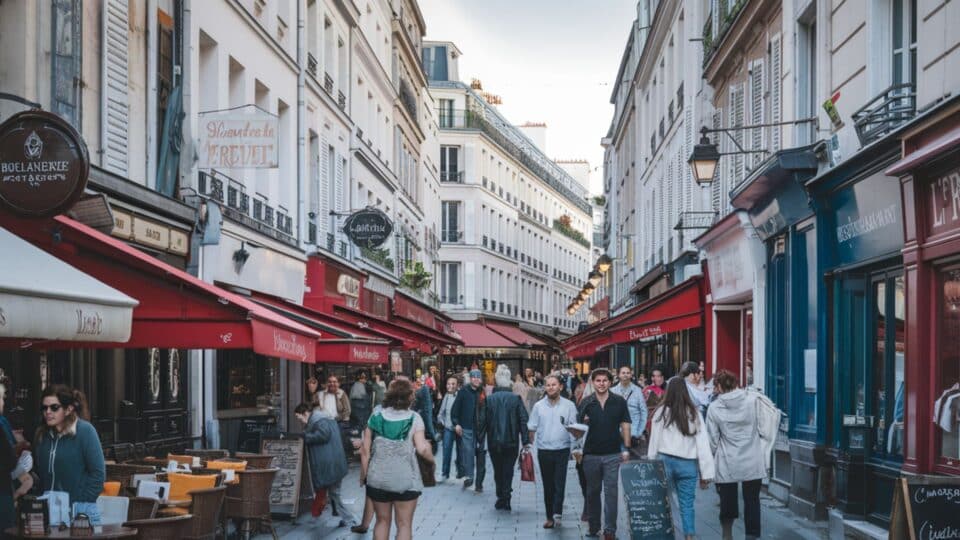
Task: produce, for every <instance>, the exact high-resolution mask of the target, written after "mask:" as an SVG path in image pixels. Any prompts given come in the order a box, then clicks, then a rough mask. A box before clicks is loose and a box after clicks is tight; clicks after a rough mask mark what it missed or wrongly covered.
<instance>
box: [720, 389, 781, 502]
mask: <svg viewBox="0 0 960 540" xmlns="http://www.w3.org/2000/svg"><path fill="white" fill-rule="evenodd" d="M707 433H708V434H709V435H710V449H711V450H712V451H713V454H714V460H715V461H716V466H717V472H716V482H717V483H720V484H724V483H730V482H744V481H747V480H757V479H761V478H764V477H765V476H766V475H767V467H766V460H765V458H764V455H763V444H762V443H761V440H760V430H759V427H758V424H757V398H756V396H754V395H752V394H750V393H749V392H746V391H744V390H742V389H737V390H733V391H732V392H727V393H726V394H720V395H719V396H717V398H716V399H714V400H713V403H711V404H710V407H709V408H708V409H707Z"/></svg>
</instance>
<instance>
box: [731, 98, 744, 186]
mask: <svg viewBox="0 0 960 540" xmlns="http://www.w3.org/2000/svg"><path fill="white" fill-rule="evenodd" d="M743 90H744V88H743V83H740V84H738V85H736V86H735V87H734V88H733V89H732V91H731V97H732V100H733V103H731V105H730V114H731V115H732V118H731V120H732V121H731V125H732V126H733V127H740V126H743V125H744V114H743ZM733 136H734V138H736V140H737V143H738V144H739V145H740V146H743V142H744V134H743V130H742V129H739V130H736V131H735V132H734V133H733ZM730 161H731V163H732V164H733V167H734V169H733V172H732V174H731V175H730V178H729V179H728V181H729V183H728V185H727V188H728V190H729V189H733V187H734V186H736V185H737V184H739V183H740V182H741V181H742V180H743V168H744V164H745V161H744V159H743V154H737V155H735V156H734V159H732V160H730Z"/></svg>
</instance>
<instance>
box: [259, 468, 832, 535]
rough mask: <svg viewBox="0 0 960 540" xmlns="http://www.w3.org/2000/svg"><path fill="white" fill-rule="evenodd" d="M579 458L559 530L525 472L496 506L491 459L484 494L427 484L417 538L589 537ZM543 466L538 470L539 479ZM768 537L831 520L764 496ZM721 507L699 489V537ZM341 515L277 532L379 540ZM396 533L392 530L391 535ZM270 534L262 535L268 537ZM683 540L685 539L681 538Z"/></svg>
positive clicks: (354, 499)
mask: <svg viewBox="0 0 960 540" xmlns="http://www.w3.org/2000/svg"><path fill="white" fill-rule="evenodd" d="M573 465H574V464H573V461H571V462H570V470H569V475H568V477H567V491H566V500H565V503H564V516H563V523H562V526H561V527H560V528H558V529H553V530H546V529H543V528H542V525H543V522H544V520H545V516H544V513H543V502H542V499H541V497H542V491H541V489H542V488H541V486H540V483H539V481H538V482H537V484H536V485H534V484H532V483H530V482H522V483H521V482H520V479H519V476H520V475H519V473H517V474H516V475H514V482H513V500H512V507H513V510H512V512H509V513H507V512H503V511H499V510H495V509H494V508H493V503H494V502H495V501H496V497H495V495H494V484H493V478H492V476H493V474H492V472H493V466H492V465H491V464H490V463H489V461H488V463H487V478H486V480H485V481H484V486H483V488H484V492H483V493H476V492H475V491H474V490H473V489H472V488H471V489H469V490H464V489H462V488H461V485H460V483H459V482H457V483H446V484H438V485H437V487H433V488H427V489H426V490H425V491H424V494H423V495H422V496H421V497H420V502H419V503H418V505H417V511H416V514H414V524H413V538H414V539H415V540H416V539H420V538H430V539H439V538H458V539H459V538H474V537H478V538H489V539H498V540H499V539H504V540H507V539H513V540H534V539H555V540H562V539H573V538H583V537H584V536H585V535H586V534H587V524H586V523H582V522H581V521H580V520H579V517H580V512H581V510H582V509H583V497H582V496H581V493H580V485H579V484H578V483H577V473H576V470H574V466H573ZM539 472H540V471H539V470H538V471H537V474H538V478H539ZM358 479H359V466H358V465H356V464H351V469H350V473H349V474H348V476H347V477H346V478H345V479H344V484H343V491H344V494H345V496H344V499H345V501H346V503H347V506H349V507H350V508H351V509H352V511H353V512H354V514H355V515H356V516H357V519H359V518H360V515H361V514H362V512H363V501H364V499H363V491H362V489H361V487H360V485H359V482H358ZM622 499H623V497H622V496H621V501H620V510H619V512H618V532H617V537H618V538H624V539H628V538H630V533H629V529H628V527H627V516H626V511H625V509H624V503H623V500H622ZM761 504H762V506H763V508H762V516H763V538H772V539H782V540H814V539H823V538H827V526H826V523H813V522H810V521H807V520H803V519H800V518H798V517H796V516H795V515H793V514H792V513H791V512H790V511H789V510H787V509H786V507H784V505H782V504H780V503H779V502H778V501H776V500H774V499H772V498H770V497H767V496H766V495H762V498H761ZM719 511H720V507H719V499H718V497H717V493H716V490H714V489H713V488H712V487H711V488H709V489H706V490H698V491H697V502H696V518H697V533H698V537H699V538H705V539H712V538H720V523H719V521H718V517H717V514H718V513H719ZM339 520H340V518H336V517H333V516H332V515H331V513H330V509H329V506H328V507H327V510H326V511H325V512H324V513H323V514H322V515H321V516H320V517H319V518H318V519H313V518H312V517H311V516H310V514H309V512H308V513H306V514H304V515H302V516H301V517H300V519H299V520H298V523H297V524H295V525H294V524H292V523H291V522H289V521H280V520H278V521H277V522H276V525H277V531H278V533H279V534H280V536H281V537H282V538H287V539H292V540H301V539H304V540H305V539H331V540H341V539H345V540H361V539H370V538H373V527H371V528H370V531H369V532H368V533H367V534H365V535H359V534H353V533H351V532H350V529H349V528H347V527H343V528H337V527H336V526H337V524H338V523H339ZM395 534H396V530H395V529H394V530H392V531H391V535H390V537H391V538H393V536H394V535H395ZM743 536H744V532H743V523H742V521H741V520H738V521H737V523H736V525H735V527H734V538H743ZM267 538H269V535H261V536H258V537H257V539H258V540H259V539H267ZM678 538H679V537H678Z"/></svg>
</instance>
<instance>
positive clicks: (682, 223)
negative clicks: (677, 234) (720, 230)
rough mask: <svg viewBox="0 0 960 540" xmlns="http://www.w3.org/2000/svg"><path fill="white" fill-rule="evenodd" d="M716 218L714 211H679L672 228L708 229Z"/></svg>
mask: <svg viewBox="0 0 960 540" xmlns="http://www.w3.org/2000/svg"><path fill="white" fill-rule="evenodd" d="M716 219H717V213H716V212H680V219H679V220H678V221H677V225H676V226H675V227H674V230H678V231H679V230H689V229H709V228H710V227H712V226H713V222H714V221H716Z"/></svg>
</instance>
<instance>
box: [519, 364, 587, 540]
mask: <svg viewBox="0 0 960 540" xmlns="http://www.w3.org/2000/svg"><path fill="white" fill-rule="evenodd" d="M562 389H563V383H561V382H560V378H559V377H557V376H556V375H547V378H546V379H545V381H544V390H545V391H546V393H547V399H541V400H540V401H537V402H536V403H535V404H534V405H533V409H532V410H531V411H530V420H529V421H528V422H527V428H528V429H529V430H530V442H531V443H533V444H534V446H535V447H536V449H537V462H538V463H539V464H540V474H541V476H543V502H544V506H545V507H546V511H547V521H546V522H544V524H543V528H544V529H552V528H553V527H554V525H555V524H556V522H557V521H559V520H560V518H561V514H562V513H563V494H564V492H565V491H566V488H567V463H568V462H569V461H570V444H571V442H572V437H571V435H570V433H568V432H567V428H566V426H568V425H570V424H573V423H575V422H576V421H577V407H576V405H574V404H573V402H572V401H570V400H569V399H566V398H564V397H562V396H561V395H560V391H561V390H562Z"/></svg>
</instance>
